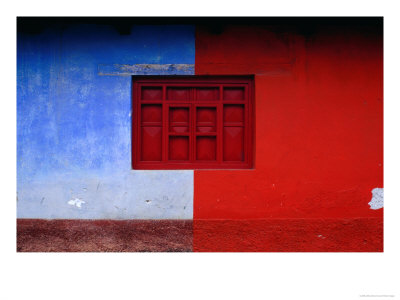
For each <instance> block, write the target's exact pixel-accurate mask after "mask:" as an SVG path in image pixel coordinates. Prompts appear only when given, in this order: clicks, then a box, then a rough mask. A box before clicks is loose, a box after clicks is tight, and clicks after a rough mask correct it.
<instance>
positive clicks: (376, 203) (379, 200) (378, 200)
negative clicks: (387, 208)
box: [368, 188, 383, 209]
mask: <svg viewBox="0 0 400 300" xmlns="http://www.w3.org/2000/svg"><path fill="white" fill-rule="evenodd" d="M371 193H372V199H371V201H370V202H369V203H368V204H369V206H371V207H370V208H371V209H380V208H383V188H374V189H373V190H372V191H371Z"/></svg>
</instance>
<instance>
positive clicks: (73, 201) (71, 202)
mask: <svg viewBox="0 0 400 300" xmlns="http://www.w3.org/2000/svg"><path fill="white" fill-rule="evenodd" d="M83 203H85V201H83V200H81V199H79V198H75V199H71V200H69V201H68V204H69V205H74V206H76V207H77V208H82V204H83Z"/></svg>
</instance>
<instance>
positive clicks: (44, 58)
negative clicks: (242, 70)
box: [17, 25, 194, 219]
mask: <svg viewBox="0 0 400 300" xmlns="http://www.w3.org/2000/svg"><path fill="white" fill-rule="evenodd" d="M17 47H18V50H17V64H18V67H17V76H18V78H17V174H18V176H17V192H18V217H19V218H82V219H102V218H104V219H110V218H112V219H157V218H160V219H191V218H192V216H193V171H190V170H189V171H147V172H146V171H135V170H131V88H132V87H131V77H130V76H99V73H98V71H99V70H98V67H99V66H100V65H104V66H122V65H126V66H137V65H150V66H151V65H157V66H160V68H159V69H160V72H162V74H161V73H160V74H159V75H165V74H171V75H174V74H175V72H176V70H181V69H182V67H181V66H182V65H184V66H191V65H193V64H194V27H193V26H133V27H132V31H131V34H130V35H120V34H119V33H118V32H117V31H116V30H115V29H114V28H113V27H110V26H103V25H101V26H100V25H81V26H78V25H74V26H71V27H69V28H66V29H63V30H61V29H52V28H50V29H46V30H44V31H43V33H41V34H36V35H29V34H20V35H19V36H18V44H17ZM163 65H167V66H168V67H166V68H163V67H162V66H163ZM171 65H174V66H178V67H175V68H172V69H171V68H170V66H171ZM119 69H120V70H122V69H123V68H122V69H121V68H119ZM128 69H129V72H131V73H129V75H133V72H134V69H132V67H130V68H128ZM183 69H185V67H183ZM138 70H139V69H138ZM168 70H170V71H171V73H168V72H169V71H168ZM191 70H193V69H190V67H189V68H186V72H189V73H190V72H192V74H194V70H193V71H191ZM125 71H126V70H125ZM125 71H124V72H125ZM142 74H143V73H139V74H137V75H142ZM75 199H78V200H79V201H78V202H77V201H76V200H75ZM147 200H150V201H147ZM71 204H72V205H71Z"/></svg>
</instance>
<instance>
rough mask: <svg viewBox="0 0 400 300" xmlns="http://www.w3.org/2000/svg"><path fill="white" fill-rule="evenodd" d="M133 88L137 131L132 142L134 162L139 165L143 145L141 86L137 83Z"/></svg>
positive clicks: (133, 114) (133, 113)
mask: <svg viewBox="0 0 400 300" xmlns="http://www.w3.org/2000/svg"><path fill="white" fill-rule="evenodd" d="M133 88H134V105H133V107H132V109H133V110H134V111H133V112H132V114H131V115H132V116H133V117H134V118H135V120H134V125H135V126H134V128H135V131H133V132H134V134H135V136H134V137H132V141H135V147H134V148H133V149H134V151H135V155H134V158H133V160H134V162H135V163H138V162H139V161H140V153H139V149H140V146H141V145H142V138H141V135H140V131H141V124H140V102H141V101H140V98H141V86H140V84H138V83H136V82H135V83H134V86H133Z"/></svg>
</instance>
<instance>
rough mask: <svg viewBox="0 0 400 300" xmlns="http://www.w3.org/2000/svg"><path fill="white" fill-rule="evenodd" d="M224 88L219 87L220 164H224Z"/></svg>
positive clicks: (218, 139)
mask: <svg viewBox="0 0 400 300" xmlns="http://www.w3.org/2000/svg"><path fill="white" fill-rule="evenodd" d="M222 97H223V87H222V85H220V86H219V101H218V106H217V161H218V163H222V156H223V139H222V135H223V124H224V123H223V122H224V120H223V117H224V113H223V108H224V105H223V99H222Z"/></svg>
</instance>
